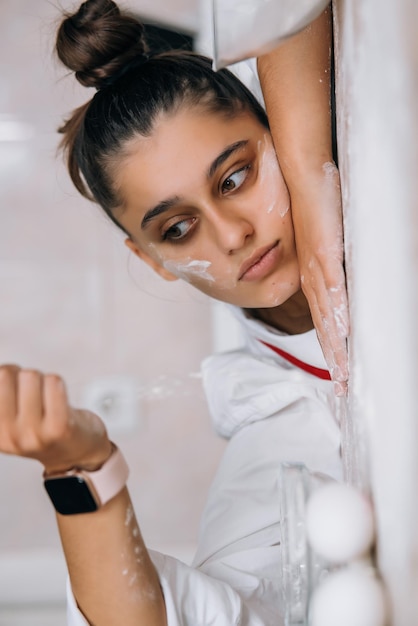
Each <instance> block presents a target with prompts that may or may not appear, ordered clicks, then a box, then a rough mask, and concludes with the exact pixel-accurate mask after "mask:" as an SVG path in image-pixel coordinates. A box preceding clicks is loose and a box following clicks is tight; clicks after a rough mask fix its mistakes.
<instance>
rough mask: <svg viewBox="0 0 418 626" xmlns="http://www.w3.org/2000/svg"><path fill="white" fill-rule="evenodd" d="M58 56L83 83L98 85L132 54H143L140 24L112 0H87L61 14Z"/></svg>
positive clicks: (96, 86) (57, 44) (116, 72)
mask: <svg viewBox="0 0 418 626" xmlns="http://www.w3.org/2000/svg"><path fill="white" fill-rule="evenodd" d="M55 47H56V51H57V54H58V57H59V59H60V60H61V61H62V63H64V65H66V66H67V67H68V68H69V69H70V70H72V71H73V72H75V75H76V78H77V80H78V81H79V82H80V83H81V84H82V85H84V86H85V87H95V88H96V89H100V88H101V87H103V86H105V85H107V84H109V83H110V82H111V80H112V77H113V76H114V75H116V74H119V73H120V72H121V71H122V70H123V67H124V66H125V65H126V64H127V63H129V62H130V61H132V60H133V59H134V58H141V57H146V44H145V40H144V27H143V25H142V24H141V23H140V22H138V20H136V19H135V18H134V17H132V16H131V15H129V14H127V13H123V12H121V11H120V10H119V7H118V6H117V5H116V4H115V3H114V2H112V0H87V1H86V2H84V3H83V4H82V5H81V6H80V8H79V9H78V11H77V12H76V13H74V14H64V19H63V21H62V23H61V25H60V27H59V29H58V33H57V39H56V45H55Z"/></svg>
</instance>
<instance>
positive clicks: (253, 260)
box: [116, 108, 300, 308]
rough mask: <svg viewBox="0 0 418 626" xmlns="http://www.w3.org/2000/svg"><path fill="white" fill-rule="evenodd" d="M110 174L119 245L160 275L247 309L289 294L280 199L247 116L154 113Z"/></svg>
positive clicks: (270, 152)
mask: <svg viewBox="0 0 418 626" xmlns="http://www.w3.org/2000/svg"><path fill="white" fill-rule="evenodd" d="M118 172H119V173H118V175H117V178H116V184H117V186H118V188H119V190H120V193H121V195H122V197H123V199H124V207H123V208H122V209H121V210H120V211H119V212H118V213H117V214H116V217H117V219H118V220H119V221H120V223H121V224H122V226H123V227H124V228H125V229H126V230H127V231H128V232H129V233H130V239H128V240H127V245H128V246H129V247H130V248H131V249H132V250H133V251H134V252H135V254H137V255H138V256H139V257H141V258H142V259H143V260H144V261H146V262H147V263H148V264H149V265H150V266H151V267H153V268H154V269H155V270H156V271H157V272H158V273H159V274H160V275H161V276H163V277H164V278H166V279H174V278H182V279H184V280H186V281H187V282H189V283H190V284H191V285H193V286H195V287H196V288H197V289H199V290H200V291H202V292H204V293H205V294H208V295H209V296H211V297H213V298H216V299H217V300H222V301H224V302H229V303H231V304H235V305H237V306H240V307H247V308H261V307H273V306H277V305H280V304H282V303H283V302H284V301H285V300H287V299H288V298H289V297H291V296H292V295H293V294H295V293H296V292H297V291H298V290H299V288H300V282H299V268H298V262H297V257H296V249H295V240H294V232H293V225H292V218H291V212H290V199H289V193H288V191H287V188H286V185H285V182H284V180H283V177H282V174H281V171H280V169H279V166H278V162H277V159H276V154H275V151H274V148H273V144H272V140H271V136H270V133H269V132H268V130H267V129H266V128H265V127H264V126H263V125H262V124H261V123H260V122H259V121H258V120H257V119H256V118H255V116H253V115H251V114H250V113H241V114H237V115H236V116H234V117H229V118H228V117H225V116H223V115H220V114H215V113H208V112H207V111H206V112H205V111H204V110H202V109H201V108H182V109H181V110H180V111H178V112H176V113H173V114H170V115H165V116H162V117H161V118H160V119H159V121H158V123H157V124H156V125H155V129H154V131H153V133H152V135H151V136H150V137H140V138H136V139H135V140H133V141H132V143H131V144H130V145H129V149H128V156H127V157H126V158H125V159H124V161H123V163H122V165H121V167H119V170H118Z"/></svg>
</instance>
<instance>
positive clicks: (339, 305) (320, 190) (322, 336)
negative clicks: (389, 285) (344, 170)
mask: <svg viewBox="0 0 418 626" xmlns="http://www.w3.org/2000/svg"><path fill="white" fill-rule="evenodd" d="M303 181H304V182H303V185H301V186H300V187H299V186H298V187H296V188H295V189H294V191H293V193H292V192H291V202H292V217H293V223H294V228H295V238H296V247H297V252H298V260H299V267H300V273H301V285H302V290H303V292H304V294H305V296H306V298H307V300H308V303H309V307H310V310H311V314H312V319H313V323H314V325H315V328H316V331H317V335H318V339H319V342H320V344H321V347H322V350H323V353H324V356H325V360H326V362H327V365H328V368H329V370H330V374H331V378H332V379H333V380H334V381H335V392H336V394H337V395H343V394H345V393H346V388H347V378H348V358H347V336H348V332H349V317H348V301H347V290H346V283H345V272H344V245H343V231H342V215H341V193H340V177H339V173H338V170H337V168H336V166H335V165H334V163H332V162H327V163H325V164H323V166H322V168H320V169H319V171H310V170H307V169H306V170H304V176H303Z"/></svg>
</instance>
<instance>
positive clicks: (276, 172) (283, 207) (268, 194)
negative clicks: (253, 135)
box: [257, 136, 290, 217]
mask: <svg viewBox="0 0 418 626" xmlns="http://www.w3.org/2000/svg"><path fill="white" fill-rule="evenodd" d="M257 147H258V151H259V153H260V169H259V172H260V185H261V187H262V191H263V194H265V201H266V202H267V213H271V212H272V211H274V210H275V209H277V210H278V211H279V215H280V217H284V216H285V215H286V213H287V212H288V210H289V209H290V200H289V197H288V194H287V193H285V194H284V193H283V191H284V190H285V186H284V183H283V191H282V189H281V187H282V186H281V185H280V182H281V181H282V174H281V171H280V168H279V164H278V162H277V157H276V153H275V152H274V148H273V146H271V145H270V144H269V143H268V141H267V136H264V140H263V141H259V142H258V144H257ZM282 195H283V196H284V198H283V200H282V199H281V196H282Z"/></svg>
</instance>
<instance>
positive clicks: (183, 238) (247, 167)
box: [161, 164, 251, 244]
mask: <svg viewBox="0 0 418 626" xmlns="http://www.w3.org/2000/svg"><path fill="white" fill-rule="evenodd" d="M250 169H251V164H248V165H244V167H241V168H240V169H238V170H235V172H232V174H230V175H229V176H227V177H226V178H225V179H224V180H223V181H222V183H221V185H220V192H221V194H222V195H228V194H229V193H233V192H234V191H237V190H238V189H241V187H242V186H243V185H244V184H245V181H246V179H247V174H248V171H249V170H250ZM241 173H245V176H244V179H243V181H242V182H241V183H240V184H239V185H238V186H237V187H234V188H233V189H230V190H227V191H225V192H224V191H223V186H224V185H225V183H226V182H227V181H228V180H231V179H232V177H233V176H235V175H237V174H241ZM188 221H191V222H192V224H191V226H190V228H189V229H188V230H187V232H186V234H185V235H183V236H181V237H175V238H173V239H171V238H170V231H173V230H175V229H176V228H179V226H180V225H181V224H184V223H186V222H188ZM195 221H196V218H190V217H189V218H187V219H184V220H180V221H179V222H176V223H175V224H172V225H171V226H169V228H167V230H165V231H164V232H163V233H162V236H161V238H162V240H163V241H169V242H170V243H172V244H180V243H183V242H184V241H186V239H188V237H189V235H190V234H191V232H192V231H193V230H194V229H193V224H194V223H195Z"/></svg>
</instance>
